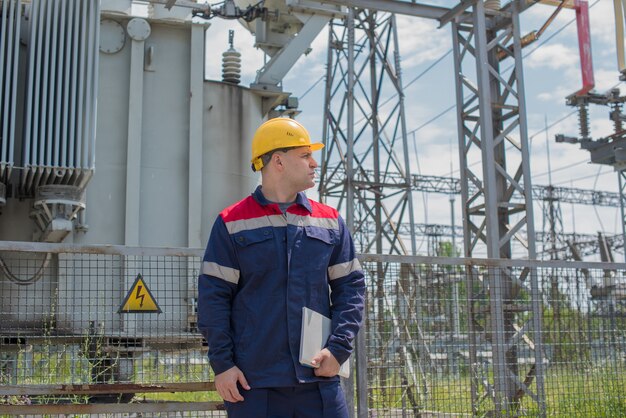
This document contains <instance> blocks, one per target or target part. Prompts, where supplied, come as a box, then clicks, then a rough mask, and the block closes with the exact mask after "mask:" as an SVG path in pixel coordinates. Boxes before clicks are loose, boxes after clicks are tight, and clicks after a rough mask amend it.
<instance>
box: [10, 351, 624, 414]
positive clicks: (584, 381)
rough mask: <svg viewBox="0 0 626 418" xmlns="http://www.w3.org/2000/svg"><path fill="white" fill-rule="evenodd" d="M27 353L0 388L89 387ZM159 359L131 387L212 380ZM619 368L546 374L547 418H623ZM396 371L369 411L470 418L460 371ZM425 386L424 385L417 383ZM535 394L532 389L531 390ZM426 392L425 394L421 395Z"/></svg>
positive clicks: (204, 395) (82, 378)
mask: <svg viewBox="0 0 626 418" xmlns="http://www.w3.org/2000/svg"><path fill="white" fill-rule="evenodd" d="M33 348H34V351H33V352H30V353H20V354H19V355H18V356H17V357H16V360H15V362H16V364H15V365H14V367H15V368H17V370H20V373H18V374H17V376H15V375H14V376H13V377H12V378H9V376H7V375H2V373H0V384H23V385H29V384H33V385H34V384H52V383H55V384H58V383H88V382H90V380H91V378H92V376H91V371H90V370H91V369H90V365H89V362H88V361H87V360H86V359H85V358H84V355H85V352H84V351H81V350H77V349H70V348H67V349H66V348H60V349H59V348H57V349H55V350H46V349H45V347H33ZM157 360H158V359H157V357H154V356H152V357H151V356H146V357H144V358H142V359H141V360H138V361H137V362H136V363H135V366H134V373H135V374H134V376H133V381H134V382H135V383H140V382H145V383H157V382H171V383H175V382H193V381H210V380H213V375H212V373H211V372H210V371H209V366H208V364H187V363H185V362H184V361H183V362H180V363H177V364H165V363H164V362H160V361H157ZM624 369H625V367H624V364H623V363H617V364H616V363H612V362H611V363H610V366H608V365H605V366H602V365H600V366H591V365H589V366H587V367H586V368H578V369H574V368H573V365H572V364H569V365H560V366H554V365H553V366H551V367H548V368H547V370H546V372H545V379H544V387H545V394H546V413H547V415H548V416H549V417H609V418H613V417H615V418H617V417H625V416H626V370H624ZM400 382H401V379H400V377H399V376H398V375H396V374H395V370H388V371H387V380H386V382H385V383H384V384H382V385H381V384H373V383H370V385H371V386H370V399H369V404H370V407H371V408H372V409H377V410H380V411H383V410H392V409H396V410H397V409H401V408H403V407H405V408H407V409H409V410H410V409H411V408H412V405H413V402H412V400H414V401H415V404H416V405H417V409H418V410H420V411H437V412H443V413H449V414H459V415H461V414H471V413H472V409H471V405H472V401H471V391H470V387H471V382H470V379H469V377H468V373H467V371H466V370H464V369H462V370H461V375H460V376H459V377H458V378H455V377H452V376H448V375H445V374H442V375H435V374H432V375H429V376H427V380H426V382H425V387H424V386H422V387H420V388H419V389H415V388H413V387H412V390H411V391H407V385H406V384H400ZM418 383H419V384H420V385H423V384H424V382H422V381H420V382H418ZM532 389H533V391H534V390H535V388H534V384H533V387H532ZM424 391H426V392H427V393H426V394H425V393H424ZM136 397H137V398H138V399H146V400H162V401H178V402H209V401H220V397H219V396H218V395H217V393H215V392H178V393H138V394H136ZM24 401H26V400H25V399H21V398H17V397H13V398H0V404H2V403H4V404H9V403H10V404H19V403H21V402H24ZM38 401H39V402H41V401H43V402H51V403H52V402H55V399H54V398H52V397H50V398H40V399H38ZM73 402H75V403H84V402H86V397H78V396H77V397H75V399H74V400H73ZM492 408H493V404H492V402H491V400H490V399H486V400H485V401H484V402H483V404H482V405H481V406H480V409H479V413H483V412H487V411H488V410H490V409H492ZM520 415H522V416H537V415H539V410H538V409H537V405H536V404H535V402H534V401H532V399H530V398H529V397H528V396H525V397H524V398H523V399H522V402H521V407H520Z"/></svg>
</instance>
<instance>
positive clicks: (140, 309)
mask: <svg viewBox="0 0 626 418" xmlns="http://www.w3.org/2000/svg"><path fill="white" fill-rule="evenodd" d="M153 312H156V313H161V308H159V305H158V304H157V301H156V299H155V298H154V296H152V293H151V292H150V289H148V286H146V283H145V282H144V281H143V277H141V274H138V275H137V278H136V279H135V283H133V285H132V286H131V288H130V290H129V291H128V293H127V294H126V297H125V298H124V301H123V302H122V305H121V306H120V309H118V311H117V313H153Z"/></svg>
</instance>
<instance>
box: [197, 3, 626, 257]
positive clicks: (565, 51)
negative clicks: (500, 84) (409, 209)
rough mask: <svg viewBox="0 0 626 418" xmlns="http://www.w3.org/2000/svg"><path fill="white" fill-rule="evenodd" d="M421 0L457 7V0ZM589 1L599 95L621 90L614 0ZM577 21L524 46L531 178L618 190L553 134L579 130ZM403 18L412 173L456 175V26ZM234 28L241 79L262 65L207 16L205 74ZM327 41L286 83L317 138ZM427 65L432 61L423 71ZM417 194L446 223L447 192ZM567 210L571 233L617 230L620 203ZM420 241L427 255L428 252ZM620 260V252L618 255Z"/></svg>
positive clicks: (564, 18) (246, 39) (599, 126)
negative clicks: (573, 97)
mask: <svg viewBox="0 0 626 418" xmlns="http://www.w3.org/2000/svg"><path fill="white" fill-rule="evenodd" d="M423 3H428V4H435V5H441V6H444V7H452V6H454V5H456V4H457V3H458V2H457V1H452V0H440V1H436V0H430V1H423ZM502 3H503V4H505V3H506V0H503V1H502ZM589 5H590V21H591V36H592V54H593V64H594V71H595V81H596V86H595V92H598V93H604V92H606V91H608V90H609V89H611V88H613V87H619V88H622V90H624V88H623V86H622V83H621V82H620V81H619V72H618V69H617V55H616V42H615V22H614V10H613V2H612V1H611V0H591V1H590V2H589ZM553 11H554V7H551V6H546V5H535V6H533V7H531V8H529V9H528V10H527V11H525V12H524V13H523V14H522V17H521V33H522V35H524V34H526V33H529V32H530V31H532V30H538V29H539V28H540V27H541V26H542V25H543V24H544V23H545V22H546V20H547V19H548V17H549V16H550V15H551V14H552V12H553ZM574 19H575V14H574V11H573V10H567V9H564V10H562V11H561V13H560V14H559V15H558V16H557V18H556V19H555V20H554V22H553V23H552V24H551V25H550V26H549V27H548V28H547V29H546V31H545V32H544V33H543V34H542V36H541V37H540V38H539V40H538V41H536V42H535V43H533V44H531V45H530V46H528V47H526V48H525V49H524V51H523V53H524V56H525V58H524V63H523V68H524V81H525V86H526V106H527V120H528V127H529V138H530V141H531V147H530V151H531V155H530V164H531V173H532V181H533V184H534V185H548V184H549V183H550V180H551V183H552V184H553V185H555V186H564V187H574V188H583V189H594V190H602V191H609V192H614V193H618V183H617V174H616V173H615V172H614V171H613V169H612V168H611V167H608V166H599V165H593V164H590V163H589V154H588V152H587V151H584V150H581V149H579V146H578V145H571V144H557V143H556V142H555V141H554V136H555V135H556V134H559V133H563V134H566V135H574V136H575V135H577V132H578V119H577V115H576V114H575V113H573V111H574V109H573V108H571V107H568V106H566V105H565V97H566V96H567V95H569V94H571V93H574V92H576V91H577V90H579V89H580V87H581V86H582V81H581V74H580V64H579V54H578V41H577V34H576V24H575V21H574ZM397 22H398V35H399V39H400V45H399V48H400V52H401V66H402V73H403V83H404V85H405V86H406V87H405V97H406V102H405V112H406V115H407V131H408V132H411V134H410V135H409V148H410V149H415V150H417V153H416V152H413V151H411V158H410V159H411V162H412V166H411V170H412V172H413V173H419V174H423V175H439V176H454V177H458V176H459V172H458V167H459V154H458V138H457V129H456V113H455V110H454V108H452V109H451V110H449V111H446V109H449V108H451V107H453V106H454V104H455V88H454V77H453V64H452V54H451V53H449V52H450V51H451V46H452V35H451V28H450V25H447V26H445V27H443V28H441V29H439V28H438V22H436V21H432V20H428V19H421V18H414V17H408V16H398V17H397ZM229 29H234V30H235V40H234V46H235V49H237V50H238V51H239V52H240V53H241V54H242V85H249V84H250V83H251V82H253V81H254V77H255V75H256V71H257V70H258V69H259V68H261V67H262V65H263V60H264V57H263V53H262V52H261V51H260V50H256V49H255V48H254V37H253V36H252V35H251V34H250V33H249V32H248V31H247V30H246V29H245V28H244V27H243V26H242V25H241V24H240V23H238V22H237V21H226V20H219V19H213V20H211V27H210V28H209V29H208V30H207V57H206V78H207V79H214V80H219V79H220V78H221V52H223V51H226V50H227V49H228V30H229ZM327 42H328V31H327V30H326V29H325V30H323V31H322V32H321V33H320V34H319V36H318V37H317V38H316V39H315V40H314V41H313V43H312V45H311V48H312V49H311V52H310V53H309V54H308V55H306V56H303V57H301V58H300V59H299V60H298V62H297V63H296V64H295V65H294V67H293V68H292V69H291V71H290V72H289V73H288V74H287V76H286V77H285V79H284V81H283V90H284V91H287V92H291V93H292V94H293V96H295V97H298V98H299V108H300V110H301V111H302V114H301V115H299V116H298V119H299V120H300V121H302V122H303V123H304V125H305V126H307V127H308V129H309V131H310V132H311V135H312V137H313V138H321V134H322V124H323V112H324V75H325V66H326V48H327ZM429 67H432V68H431V69H430V70H428V71H426V72H424V71H425V70H426V69H428V68H429ZM422 73H423V74H422ZM420 74H422V75H421V76H419V75H420ZM418 76H419V77H418ZM625 94H626V93H625ZM608 113H609V109H608V108H606V107H593V106H592V108H591V134H592V137H594V138H599V137H602V136H606V135H608V134H610V133H612V123H611V121H610V120H609V116H608ZM546 125H547V126H548V129H547V130H546V129H545V128H546ZM413 141H415V144H413ZM548 155H549V158H548ZM414 199H415V203H416V204H415V221H416V222H418V223H440V224H450V222H451V220H450V203H449V196H446V195H441V194H426V193H415V195H414ZM460 205H461V203H460V196H458V197H457V198H456V201H455V207H456V210H455V212H456V221H455V223H456V224H457V225H460V224H461V219H460V216H461V215H460V214H461V206H460ZM561 210H562V213H563V224H564V230H565V232H578V233H590V234H595V233H597V232H598V231H602V232H604V233H606V234H608V235H613V234H617V233H621V222H620V211H619V208H603V207H592V206H583V205H571V204H563V205H562V207H561ZM534 212H535V229H536V230H537V231H540V230H542V228H543V220H542V206H541V204H540V202H536V203H535V205H534ZM539 246H540V245H539V244H538V247H539ZM423 247H424V246H423V245H422V248H421V250H420V252H421V253H424V251H425V248H423ZM620 257H621V256H619V255H618V254H616V258H617V259H619V258H620Z"/></svg>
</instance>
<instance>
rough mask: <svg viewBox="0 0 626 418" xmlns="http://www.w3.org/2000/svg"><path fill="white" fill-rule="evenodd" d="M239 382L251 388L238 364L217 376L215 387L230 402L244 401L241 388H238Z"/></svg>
mask: <svg viewBox="0 0 626 418" xmlns="http://www.w3.org/2000/svg"><path fill="white" fill-rule="evenodd" d="M237 383H239V384H240V385H241V387H242V388H244V389H245V390H250V386H249V385H248V381H247V380H246V377H245V376H244V375H243V372H242V371H241V370H239V367H237V366H233V367H231V368H230V369H228V370H226V371H225V372H222V373H220V374H218V375H217V376H215V389H217V393H219V394H220V396H221V397H222V399H224V400H225V401H228V402H239V401H243V396H241V394H240V393H239V389H237Z"/></svg>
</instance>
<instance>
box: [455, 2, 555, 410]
mask: <svg viewBox="0 0 626 418" xmlns="http://www.w3.org/2000/svg"><path fill="white" fill-rule="evenodd" d="M473 3H474V6H473V7H472V9H471V16H465V17H461V16H459V17H458V18H457V19H455V21H453V22H452V36H453V52H454V69H455V75H456V91H457V123H458V137H459V149H460V153H459V154H460V167H461V187H462V193H461V194H462V201H463V229H464V247H465V256H466V257H472V256H475V255H476V254H477V253H479V251H483V253H484V251H485V250H486V253H487V256H488V257H489V258H505V259H508V258H514V257H519V258H528V259H531V260H532V259H535V258H536V252H535V242H534V235H535V232H534V225H533V207H532V188H531V181H530V166H529V149H528V132H527V123H526V109H525V99H524V79H523V72H522V55H521V50H522V45H521V37H520V23H519V13H520V10H518V4H517V2H511V3H509V4H508V8H507V10H499V11H497V10H494V9H491V10H486V8H485V4H483V2H481V1H478V2H473ZM474 161H481V162H482V165H481V166H478V167H480V168H481V169H479V170H474V169H473V168H472V165H470V163H471V162H474ZM512 240H517V241H519V242H520V243H521V244H522V248H523V249H524V250H523V251H522V252H523V253H521V254H513V252H512V247H511V242H512ZM468 276H469V277H468V282H467V285H468V293H469V295H468V302H469V312H468V313H469V318H470V321H469V338H470V367H471V373H472V405H473V409H474V413H476V414H478V413H480V411H485V410H491V409H492V408H493V409H495V411H496V413H498V414H504V415H514V414H516V411H517V410H518V409H519V407H520V401H521V398H522V397H524V396H528V397H529V398H531V400H532V401H534V402H535V403H536V404H537V407H538V409H539V410H540V411H542V412H540V415H544V414H545V402H544V398H543V396H544V395H543V370H542V366H543V361H542V354H541V336H540V333H539V330H540V329H541V328H540V320H541V316H540V312H541V306H540V302H541V301H540V298H539V288H538V283H537V274H536V271H534V269H529V268H523V269H513V268H502V267H494V268H491V269H490V270H489V271H487V272H478V271H476V270H473V269H470V270H469V271H468ZM484 348H487V349H488V350H489V351H491V353H492V363H491V364H488V363H484V362H481V361H480V360H479V358H478V355H477V353H478V351H479V350H482V349H484ZM521 352H526V353H531V355H530V356H529V357H531V358H532V361H531V363H532V364H530V365H524V364H522V362H521V361H520V353H521ZM486 400H489V402H493V404H487V405H483V403H484V401H486Z"/></svg>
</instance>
